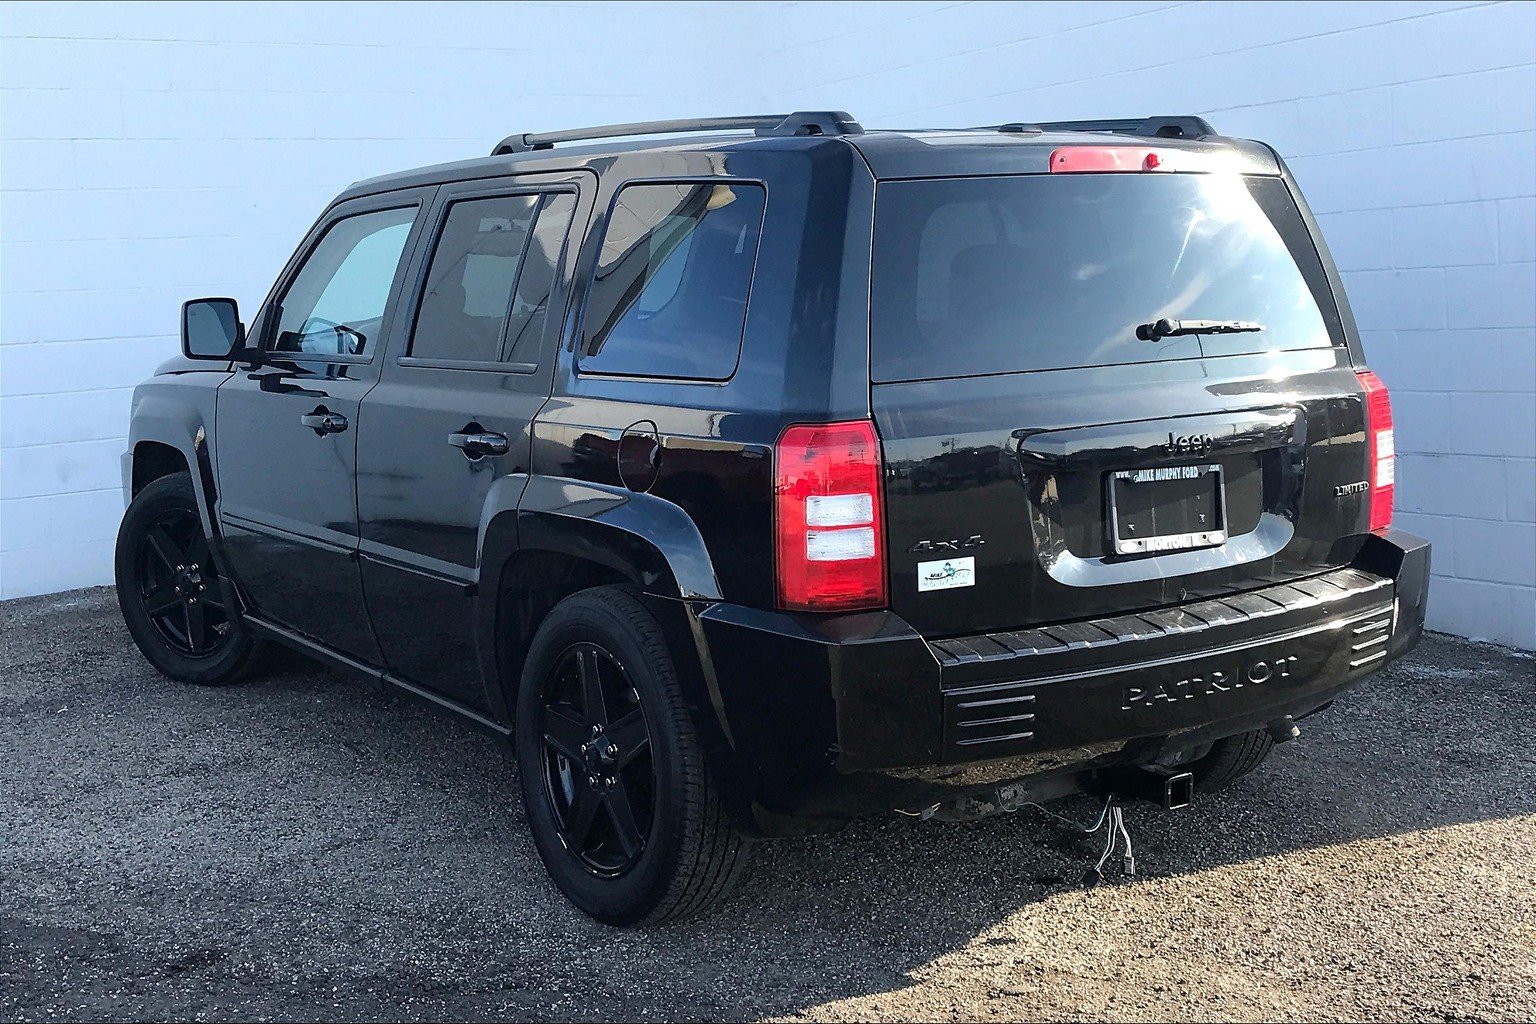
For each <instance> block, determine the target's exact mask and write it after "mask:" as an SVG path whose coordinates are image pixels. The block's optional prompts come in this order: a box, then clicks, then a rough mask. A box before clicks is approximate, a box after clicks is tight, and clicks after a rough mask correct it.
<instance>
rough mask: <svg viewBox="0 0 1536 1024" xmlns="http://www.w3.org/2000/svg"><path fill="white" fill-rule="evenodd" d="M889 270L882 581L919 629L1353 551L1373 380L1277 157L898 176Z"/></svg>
mask: <svg viewBox="0 0 1536 1024" xmlns="http://www.w3.org/2000/svg"><path fill="white" fill-rule="evenodd" d="M872 272H873V282H872V290H871V303H872V305H871V379H872V386H871V391H872V405H873V410H874V415H875V420H876V423H877V426H878V429H879V432H880V435H881V438H882V442H883V445H884V451H885V457H886V466H887V488H886V500H887V509H888V511H887V516H888V527H887V529H888V543H889V551H890V558H889V563H890V567H891V601H892V605H893V608H894V609H895V610H896V611H897V612H898V613H899V614H901V615H902V616H903V617H904V618H906V619H907V620H908V621H910V622H912V623H913V624H914V625H915V626H916V627H917V628H919V629H920V630H922V631H923V632H924V633H925V634H928V635H936V636H943V635H955V634H961V633H975V632H980V631H986V630H1001V629H1011V628H1016V627H1019V626H1025V625H1034V624H1043V623H1058V622H1069V621H1071V620H1075V619H1085V618H1092V617H1098V616H1112V615H1115V614H1119V613H1123V612H1127V611H1134V610H1138V609H1146V608H1152V607H1157V606H1161V605H1166V604H1173V603H1178V602H1181V601H1190V600H1194V599H1197V598H1201V597H1206V596H1210V595H1214V594H1220V593H1231V592H1233V591H1240V590H1243V589H1249V588H1254V587H1258V586H1262V585H1264V584H1266V583H1270V582H1274V581H1276V580H1281V579H1286V578H1291V577H1295V576H1300V575H1307V574H1311V573H1316V572H1319V571H1322V570H1324V569H1327V568H1329V567H1332V566H1336V565H1339V564H1343V563H1344V562H1346V561H1348V560H1349V559H1350V557H1351V556H1352V555H1353V554H1354V551H1355V550H1356V549H1357V547H1358V544H1359V542H1360V535H1361V534H1363V533H1364V532H1365V518H1364V517H1365V513H1366V498H1367V496H1366V495H1365V494H1364V493H1361V492H1360V491H1359V490H1358V489H1354V488H1351V487H1349V486H1347V485H1349V484H1353V483H1355V482H1356V481H1363V480H1364V478H1365V449H1364V412H1363V405H1362V403H1361V400H1360V387H1359V384H1358V382H1357V379H1356V377H1355V373H1354V370H1353V367H1352V365H1351V360H1350V357H1349V353H1348V350H1347V348H1346V346H1345V339H1344V331H1343V325H1342V322H1341V319H1340V315H1339V311H1338V306H1337V304H1336V303H1335V301H1334V298H1333V295H1332V293H1331V290H1330V288H1329V285H1328V282H1327V278H1326V275H1325V273H1324V271H1323V268H1322V265H1321V262H1320V259H1319V256H1318V253H1317V250H1316V248H1315V247H1314V244H1313V242H1312V239H1311V238H1310V236H1309V234H1308V232H1307V229H1306V226H1305V223H1304V220H1303V218H1302V216H1301V213H1300V211H1299V209H1298V206H1297V204H1296V202H1295V200H1294V198H1293V197H1292V196H1291V194H1290V192H1289V189H1288V186H1287V183H1286V182H1285V180H1284V179H1282V178H1280V177H1278V176H1259V175H1249V176H1245V175H1240V174H1237V173H1230V172H1226V173H1209V174H1205V173H1095V174H1037V175H1013V176H1003V177H976V178H945V179H919V180H907V181H885V182H882V183H880V185H879V186H878V191H877V201H876V228H875V239H874V261H873V271H872ZM1160 320H1169V321H1195V320H1199V321H1208V322H1215V323H1214V324H1213V323H1206V324H1205V325H1203V327H1202V328H1201V329H1199V330H1198V331H1195V332H1191V333H1180V332H1179V331H1178V328H1179V326H1181V325H1174V324H1170V325H1164V328H1165V329H1172V330H1174V331H1175V333H1173V334H1171V335H1164V334H1162V333H1161V332H1160V331H1159V330H1156V329H1153V328H1152V325H1154V324H1156V323H1157V322H1158V321H1160ZM1221 330H1228V331H1232V332H1235V333H1217V332H1218V331H1221ZM1341 485H1342V486H1343V489H1342V491H1340V492H1338V493H1336V488H1339V487H1341Z"/></svg>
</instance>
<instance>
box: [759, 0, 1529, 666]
mask: <svg viewBox="0 0 1536 1024" xmlns="http://www.w3.org/2000/svg"><path fill="white" fill-rule="evenodd" d="M771 18H772V19H776V23H772V22H771V24H772V26H773V27H772V29H771V31H769V32H768V33H767V38H768V39H769V40H771V42H770V44H769V50H768V53H767V58H766V64H765V68H766V71H767V73H768V75H769V77H768V79H767V81H768V82H769V88H768V91H767V98H768V99H770V100H771V101H772V102H771V103H770V104H769V105H770V106H774V107H785V108H811V107H826V106H833V107H840V108H844V109H847V110H849V111H851V112H852V113H854V114H855V116H857V117H858V118H859V119H860V120H861V121H862V122H863V123H864V124H865V125H866V126H872V127H895V126H912V125H961V124H997V123H1000V122H1004V121H1031V120H1058V119H1066V118H1085V117H1134V116H1140V115H1146V114H1182V113H1195V114H1201V115H1203V116H1205V117H1206V118H1207V119H1209V120H1210V121H1211V122H1212V123H1213V124H1214V125H1215V126H1216V127H1217V129H1218V130H1220V131H1222V132H1224V133H1226V134H1228V135H1234V136H1239V137H1247V138H1259V139H1263V140H1264V141H1266V142H1269V143H1271V144H1272V145H1274V146H1275V147H1276V148H1277V149H1278V150H1279V151H1280V152H1281V153H1282V154H1283V155H1284V156H1285V157H1286V160H1287V161H1288V162H1289V163H1290V165H1291V168H1292V170H1294V171H1295V173H1296V176H1297V178H1298V180H1299V181H1300V183H1301V186H1302V188H1303V189H1304V190H1305V191H1306V194H1307V198H1308V201H1309V202H1310V203H1311V205H1312V207H1313V209H1314V210H1315V211H1316V213H1317V214H1318V219H1319V221H1320V222H1321V224H1322V227H1323V233H1324V235H1325V236H1326V237H1327V239H1328V242H1329V245H1330V246H1331V247H1332V249H1333V252H1334V255H1335V257H1336V259H1337V260H1338V263H1339V267H1340V269H1341V271H1342V272H1343V274H1344V280H1345V287H1346V289H1347V290H1348V292H1349V297H1350V302H1351V304H1352V305H1353V307H1354V311H1355V316H1356V319H1357V320H1358V321H1359V325H1360V330H1361V333H1362V335H1363V336H1364V340H1365V346H1366V351H1367V353H1368V355H1369V357H1370V361H1371V365H1372V367H1373V368H1375V369H1376V370H1377V371H1378V372H1379V373H1381V375H1382V376H1383V377H1384V378H1385V379H1386V381H1387V383H1388V384H1389V386H1390V387H1391V388H1392V396H1393V401H1394V405H1395V414H1396V420H1397V438H1398V450H1399V451H1400V452H1402V453H1403V458H1402V460H1401V462H1400V464H1399V467H1398V506H1399V508H1400V509H1401V515H1400V521H1401V525H1402V526H1403V527H1404V528H1405V529H1409V530H1413V531H1415V532H1418V533H1422V534H1423V535H1425V536H1427V537H1430V538H1431V539H1432V540H1434V541H1435V544H1436V548H1435V555H1434V572H1435V576H1436V579H1435V581H1434V595H1433V597H1432V599H1431V604H1430V624H1431V625H1432V626H1433V627H1435V628H1439V629H1444V630H1449V631H1451V632H1455V633H1461V634H1463V635H1467V636H1478V637H1486V638H1490V639H1494V640H1499V641H1501V642H1504V643H1508V644H1514V645H1517V646H1520V647H1524V648H1527V649H1531V648H1536V515H1533V505H1536V497H1533V493H1532V492H1533V490H1536V483H1533V481H1536V262H1533V260H1536V203H1533V198H1532V197H1533V195H1536V4H1531V3H1494V4H1472V3H1314V4H1292V3H1233V4H1220V5H1216V4H1198V3H1196V4H1179V3H1131V4H1046V5H1040V4H985V3H977V4H953V3H914V4H902V5H882V4H874V5H867V4H859V3H846V4H842V3H839V4H823V3H814V4H808V3H789V4H783V5H780V6H779V7H777V8H776V9H774V11H773V12H772V14H771Z"/></svg>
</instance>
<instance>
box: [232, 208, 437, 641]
mask: <svg viewBox="0 0 1536 1024" xmlns="http://www.w3.org/2000/svg"><path fill="white" fill-rule="evenodd" d="M428 198H430V191H429V190H417V191H415V192H402V193H394V194H392V195H390V196H388V197H378V198H370V199H364V200H356V201H353V202H350V203H344V204H341V205H339V206H337V207H335V208H334V209H333V210H332V211H331V212H330V213H329V214H328V215H327V216H326V218H324V219H323V220H322V222H321V224H320V225H318V226H317V227H316V229H315V230H314V231H312V232H311V234H310V237H309V238H307V239H306V240H305V243H304V245H303V246H302V247H301V248H300V251H299V256H297V257H296V258H295V260H294V262H293V263H292V264H290V266H289V268H288V269H287V271H285V273H284V277H283V279H282V280H281V282H280V283H279V286H278V288H277V289H276V290H275V291H274V295H275V296H276V298H275V299H274V300H272V301H269V303H268V305H267V306H266V307H264V309H263V310H262V313H261V316H260V317H259V319H258V321H257V323H256V324H255V325H254V329H253V334H254V336H255V337H256V338H258V339H260V343H261V345H262V348H263V350H264V351H263V354H262V360H261V363H260V365H258V366H257V367H256V368H254V369H240V370H238V371H237V372H236V373H235V374H234V375H233V376H231V377H230V378H229V380H228V381H226V382H225V383H224V384H223V385H222V386H221V387H220V388H219V396H218V408H217V421H216V426H217V430H218V444H217V456H218V459H217V468H218V482H219V503H218V508H219V522H220V526H221V528H222V531H223V534H224V540H225V547H226V550H227V552H228V555H229V560H230V562H231V566H232V569H233V571H234V575H235V578H236V579H237V580H238V581H239V583H240V585H241V587H242V588H243V590H244V591H245V593H246V595H247V596H248V597H249V598H250V599H251V600H252V602H253V603H254V606H255V611H256V613H257V614H258V615H260V616H261V617H262V618H264V619H267V620H270V621H272V622H275V623H277V624H279V625H282V626H285V627H287V628H289V629H292V630H294V631H296V632H298V633H302V634H304V635H306V636H308V637H310V638H311V639H314V640H318V641H320V642H322V643H324V644H326V645H327V646H330V647H332V648H335V649H336V650H339V651H342V652H344V653H346V654H349V655H352V656H353V657H356V658H360V659H362V660H364V661H369V662H375V663H376V662H377V661H378V660H379V652H378V645H377V644H376V642H375V641H374V639H373V631H372V629H371V628H370V626H369V622H368V617H367V614H366V611H365V609H364V606H363V597H362V584H361V579H360V576H359V573H358V567H357V546H358V532H357V494H356V463H357V439H358V434H359V424H358V408H359V403H360V402H361V401H362V398H363V396H364V395H365V394H367V392H368V389H369V388H371V387H373V386H374V384H375V383H377V381H378V366H379V363H380V362H381V361H382V356H381V352H382V350H383V348H384V344H383V342H384V333H385V331H387V330H388V329H389V327H390V319H391V317H390V312H391V303H390V297H391V295H392V294H394V292H395V290H396V288H397V286H398V279H399V278H400V277H401V276H402V275H403V273H404V265H405V262H406V260H405V257H406V256H407V254H408V253H409V251H410V247H411V245H413V244H414V242H415V223H416V220H417V214H418V213H419V211H420V209H421V207H422V206H423V205H424V204H425V202H426V200H427V199H428Z"/></svg>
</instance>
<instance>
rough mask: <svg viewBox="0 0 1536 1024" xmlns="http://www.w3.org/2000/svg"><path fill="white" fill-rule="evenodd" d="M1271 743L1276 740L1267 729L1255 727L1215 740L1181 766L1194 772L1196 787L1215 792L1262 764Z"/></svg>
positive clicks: (1270, 748) (1271, 747) (1207, 791)
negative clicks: (1197, 756) (1202, 754)
mask: <svg viewBox="0 0 1536 1024" xmlns="http://www.w3.org/2000/svg"><path fill="white" fill-rule="evenodd" d="M1274 747H1275V741H1274V738H1273V737H1272V736H1270V734H1269V730H1268V729H1255V730H1253V731H1252V732H1244V733H1238V734H1237V735H1236V736H1228V737H1227V738H1226V739H1223V740H1217V741H1216V742H1215V743H1214V744H1212V745H1211V749H1210V752H1209V753H1207V754H1205V755H1204V756H1203V757H1201V758H1199V759H1198V760H1196V761H1193V762H1191V763H1190V764H1187V765H1184V766H1183V767H1184V768H1185V770H1187V771H1188V772H1190V773H1191V774H1192V775H1194V777H1195V788H1196V789H1198V790H1200V791H1201V792H1202V793H1214V792H1216V791H1217V790H1220V789H1226V788H1227V787H1228V786H1230V785H1232V784H1233V783H1234V782H1236V781H1237V780H1238V779H1240V778H1242V777H1243V776H1244V775H1247V774H1249V773H1250V772H1252V771H1253V770H1254V769H1256V768H1257V767H1258V766H1259V765H1261V764H1263V763H1264V758H1266V757H1268V756H1269V752H1270V751H1271V750H1273V749H1274Z"/></svg>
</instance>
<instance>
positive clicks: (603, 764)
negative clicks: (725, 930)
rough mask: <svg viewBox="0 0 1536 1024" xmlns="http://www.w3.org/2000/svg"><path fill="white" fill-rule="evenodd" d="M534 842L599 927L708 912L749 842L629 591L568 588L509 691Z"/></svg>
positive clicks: (654, 630) (656, 632)
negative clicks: (728, 808) (733, 822)
mask: <svg viewBox="0 0 1536 1024" xmlns="http://www.w3.org/2000/svg"><path fill="white" fill-rule="evenodd" d="M516 741H517V763H518V774H519V776H520V777H521V781H522V791H523V803H524V806H525V807H526V809H527V815H528V823H529V826H530V828H531V829H532V831H533V839H534V844H535V846H537V848H538V851H539V856H540V857H541V858H542V859H543V861H544V866H545V867H546V868H547V869H548V871H549V874H550V877H551V878H552V879H553V880H554V882H555V884H556V885H557V886H558V887H559V888H560V891H561V892H563V893H564V894H565V895H566V896H567V897H568V898H569V899H570V900H571V902H573V903H575V904H576V905H577V906H578V907H580V908H581V909H582V910H584V911H586V912H587V913H588V914H590V915H591V916H593V917H595V918H597V919H598V920H599V921H602V922H604V923H605V924H611V925H635V924H653V923H659V922H662V921H669V920H677V919H680V918H683V917H687V916H690V915H693V914H696V913H699V912H701V911H704V910H706V909H708V908H709V907H711V906H713V905H714V904H715V903H717V902H718V901H719V900H720V899H721V898H723V897H724V896H725V895H726V894H727V893H728V892H729V891H730V889H731V888H732V886H733V884H734V883H735V881H736V879H737V877H738V876H739V874H740V872H741V870H742V868H743V867H744V865H745V863H746V855H747V844H746V841H745V840H744V839H742V837H741V836H740V835H738V834H737V833H736V832H735V830H734V829H732V828H731V826H730V824H729V822H728V821H727V820H726V818H725V814H724V812H723V810H722V809H721V806H720V800H719V797H718V795H717V794H716V793H715V790H714V786H713V784H712V782H711V781H710V778H709V774H708V772H707V770H706V769H705V766H704V762H703V757H702V755H701V753H700V749H699V741H698V737H697V735H696V734H695V732H694V728H693V722H692V720H691V719H690V718H689V716H688V711H687V709H686V707H685V706H684V703H683V699H682V694H681V692H680V690H679V688H678V683H677V676H676V673H675V671H674V670H673V666H672V659H671V655H670V653H669V652H668V650H667V646H666V643H665V640H664V639H663V637H662V633H661V628H660V627H659V626H658V625H657V623H656V620H655V619H654V618H652V617H651V615H650V613H649V612H647V611H646V609H645V608H644V606H643V605H641V604H640V602H639V601H637V600H636V599H635V598H633V597H632V596H630V595H629V594H627V593H626V592H624V591H622V590H619V589H618V588H614V587H600V588H596V589H593V590H586V591H582V592H581V593H578V594H575V595H572V596H571V597H568V598H566V599H565V600H564V601H562V602H561V603H560V604H558V605H557V606H556V607H555V609H554V610H553V611H552V612H550V614H549V616H548V618H546V619H545V620H544V623H543V624H542V625H541V626H540V627H539V631H538V633H537V634H536V635H535V636H534V639H533V643H532V645H531V646H530V648H529V651H528V659H527V663H526V666H525V668H524V671H523V679H522V684H521V686H520V688H519V691H518V699H517V737H516Z"/></svg>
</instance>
